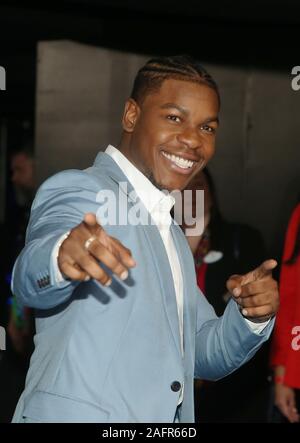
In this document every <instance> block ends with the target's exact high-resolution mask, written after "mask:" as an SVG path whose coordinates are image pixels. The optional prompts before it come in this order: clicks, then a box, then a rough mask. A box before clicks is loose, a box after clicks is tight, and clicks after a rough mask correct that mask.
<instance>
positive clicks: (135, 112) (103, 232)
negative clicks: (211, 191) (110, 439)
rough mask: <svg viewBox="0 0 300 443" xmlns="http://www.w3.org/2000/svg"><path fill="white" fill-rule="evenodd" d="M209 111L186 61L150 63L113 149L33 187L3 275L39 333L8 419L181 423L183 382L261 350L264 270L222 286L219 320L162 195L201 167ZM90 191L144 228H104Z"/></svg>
mask: <svg viewBox="0 0 300 443" xmlns="http://www.w3.org/2000/svg"><path fill="white" fill-rule="evenodd" d="M219 103H220V100H219V93H218V89H217V86H216V84H215V82H214V81H213V79H212V78H211V77H210V76H209V74H208V73H207V72H206V71H205V70H204V69H203V68H202V67H201V66H200V65H199V63H198V62H197V61H195V60H193V59H191V58H190V57H186V56H174V57H163V58H158V59H154V60H150V61H149V62H148V63H147V64H146V65H145V66H144V67H142V68H141V69H140V71H139V72H138V74H137V76H136V79H135V83H134V87H133V91H132V94H131V97H130V98H129V99H128V100H127V102H126V104H125V110H124V115H123V121H122V125H123V132H122V137H121V141H120V143H119V145H118V147H113V146H111V145H109V146H108V148H107V149H106V151H105V152H104V153H103V152H101V153H99V154H98V156H97V158H96V160H95V163H94V165H93V166H92V167H91V168H89V169H87V170H85V171H76V170H71V171H65V172H62V173H59V174H57V175H55V176H54V177H52V178H50V179H49V180H47V181H46V182H45V183H44V184H43V185H42V186H41V188H40V189H39V191H38V193H37V196H36V198H35V201H34V203H33V206H32V212H31V219H30V223H29V227H28V235H27V244H26V247H25V248H24V250H23V251H22V253H21V254H20V256H19V258H18V260H17V262H16V264H15V268H14V277H13V291H14V293H15V294H17V295H18V297H19V299H20V301H21V302H22V303H23V304H25V305H28V306H31V307H34V308H36V329H37V334H36V336H35V351H34V354H33V356H32V360H31V365H30V369H29V372H28V376H27V381H26V387H25V390H24V392H23V394H22V396H21V398H20V401H19V403H18V406H17V410H16V413H15V416H14V421H15V422H25V423H30V422H59V421H62V422H174V421H175V422H192V421H193V420H194V404H193V379H194V377H200V378H202V379H211V380H216V379H218V378H221V377H224V376H226V375H227V374H229V373H231V372H232V371H234V370H235V369H237V368H238V367H239V366H241V365H242V364H243V363H245V362H246V361H247V360H248V359H249V358H251V356H252V355H253V354H254V353H255V352H256V350H257V349H258V348H259V347H260V346H261V345H262V343H263V342H264V341H265V340H267V339H268V337H269V335H270V332H271V330H272V326H273V319H272V317H273V316H274V314H275V312H276V310H277V308H278V291H277V285H276V283H275V281H274V280H273V279H272V274H271V271H272V269H273V268H274V267H275V266H276V262H274V260H268V261H266V262H264V263H263V264H262V265H261V266H260V267H259V268H257V269H255V270H249V273H248V274H246V275H234V276H233V277H231V278H230V279H229V281H228V290H229V291H230V292H231V293H232V294H233V298H232V300H231V302H229V304H228V306H227V309H226V311H225V313H224V315H223V316H222V317H220V318H218V317H217V316H216V315H215V313H214V311H213V309H212V307H211V306H210V305H209V304H208V302H207V301H206V299H205V297H203V295H202V294H201V293H200V292H199V290H198V289H197V283H196V278H195V271H194V263H193V257H192V255H191V252H190V249H189V246H188V244H187V242H186V239H185V237H184V235H183V233H182V231H181V229H180V228H179V226H177V225H176V224H175V222H174V221H173V220H172V219H171V216H170V210H171V208H172V206H173V204H174V199H173V198H172V196H171V195H170V194H166V192H162V190H168V191H173V190H182V189H184V188H185V187H186V186H187V184H188V183H189V181H190V180H191V179H192V178H193V177H194V176H195V174H197V173H198V171H199V170H201V169H202V168H203V167H204V166H205V165H206V164H207V162H208V161H209V160H210V158H211V157H212V155H213V153H214V149H215V135H216V129H217V127H218V112H219ZM124 183H125V184H126V186H125V187H124V186H123V185H124ZM120 184H122V186H121V185H120ZM102 190H106V191H110V192H111V193H112V195H114V196H115V197H116V198H115V199H112V201H120V200H119V197H120V194H126V197H127V198H128V206H129V210H130V209H132V208H133V207H134V205H135V204H137V201H138V202H139V205H140V207H142V208H143V209H144V210H145V211H146V212H147V213H148V214H149V215H150V218H151V221H152V222H151V223H149V224H148V225H142V224H135V223H127V224H119V225H116V224H107V225H106V226H105V228H104V227H103V226H101V220H99V219H96V216H95V214H96V213H97V211H98V208H99V204H100V202H99V198H98V197H97V196H98V195H99V191H102ZM133 191H135V194H136V198H133V197H132V192H133ZM116 211H117V212H122V211H123V208H122V207H121V206H118V207H117V208H116ZM128 248H129V249H128Z"/></svg>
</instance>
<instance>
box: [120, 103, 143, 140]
mask: <svg viewBox="0 0 300 443" xmlns="http://www.w3.org/2000/svg"><path fill="white" fill-rule="evenodd" d="M139 115H140V107H139V105H138V104H137V102H136V101H135V100H133V98H129V99H128V100H127V101H126V103H125V108H124V114H123V118H122V126H123V129H124V131H125V132H133V130H134V127H135V124H136V122H137V119H138V117H139Z"/></svg>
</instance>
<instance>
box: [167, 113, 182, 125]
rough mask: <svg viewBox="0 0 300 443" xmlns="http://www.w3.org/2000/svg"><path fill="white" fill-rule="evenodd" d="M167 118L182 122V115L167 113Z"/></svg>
mask: <svg viewBox="0 0 300 443" xmlns="http://www.w3.org/2000/svg"><path fill="white" fill-rule="evenodd" d="M167 119H168V120H171V121H173V122H176V123H179V122H180V117H178V115H172V114H171V115H167Z"/></svg>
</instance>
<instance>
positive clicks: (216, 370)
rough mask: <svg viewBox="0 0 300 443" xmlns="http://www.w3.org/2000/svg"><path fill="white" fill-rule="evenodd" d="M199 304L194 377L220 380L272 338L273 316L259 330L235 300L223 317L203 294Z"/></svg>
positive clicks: (228, 306) (230, 303)
mask: <svg viewBox="0 0 300 443" xmlns="http://www.w3.org/2000/svg"><path fill="white" fill-rule="evenodd" d="M198 298H199V302H198V308H197V332H196V355H195V377H196V378H202V379H206V380H218V379H220V378H222V377H225V376H226V375H229V374H230V373H231V372H233V371H235V370H236V369H238V368H239V367H240V366H242V365H243V364H244V363H246V362H247V361H248V360H249V359H250V358H251V357H252V356H253V355H254V354H255V352H256V351H257V350H258V349H259V348H260V347H261V345H262V344H263V343H264V342H265V341H266V340H267V339H268V338H269V336H270V334H271V331H272V329H273V325H274V320H273V319H272V320H271V321H270V322H269V324H268V325H267V326H266V327H265V329H264V330H263V331H262V332H261V333H260V334H256V333H254V332H253V331H252V329H251V328H250V326H249V325H248V324H247V322H246V321H245V319H244V318H243V316H242V315H241V313H240V312H239V309H238V307H237V304H236V302H235V301H234V300H231V301H230V302H229V303H228V305H227V307H226V309H225V311H224V314H223V315H222V317H219V318H218V317H216V315H215V314H214V311H213V308H212V307H211V306H210V305H208V306H209V307H207V306H204V304H208V302H207V301H206V299H205V297H203V295H201V296H199V297H198Z"/></svg>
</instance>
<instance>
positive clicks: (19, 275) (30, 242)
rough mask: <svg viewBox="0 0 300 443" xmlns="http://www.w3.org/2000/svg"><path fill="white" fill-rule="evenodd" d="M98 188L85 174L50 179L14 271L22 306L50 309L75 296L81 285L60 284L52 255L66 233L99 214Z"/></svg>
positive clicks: (34, 210) (33, 212)
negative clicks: (84, 219) (56, 277)
mask: <svg viewBox="0 0 300 443" xmlns="http://www.w3.org/2000/svg"><path fill="white" fill-rule="evenodd" d="M96 188H97V187H96V185H95V183H94V180H93V179H92V178H91V177H90V176H89V175H88V174H87V173H86V172H83V171H76V170H70V171H64V172H61V173H59V174H57V175H55V176H53V177H51V178H50V179H48V180H47V181H46V182H45V183H43V185H42V186H41V187H40V189H39V190H38V192H37V195H36V197H35V200H34V202H33V205H32V208H31V215H30V220H29V224H28V228H27V232H26V243H25V247H24V249H23V250H22V252H21V253H20V255H19V257H18V258H17V261H16V263H15V265H14V269H13V277H12V292H13V293H14V294H15V295H16V297H17V299H18V302H19V303H20V304H21V305H22V306H30V307H33V308H37V309H48V308H52V307H54V306H57V305H59V304H61V303H63V302H65V301H66V300H68V298H69V297H70V296H71V294H72V292H73V290H74V289H75V287H76V286H77V285H78V284H79V282H75V281H68V280H64V281H63V282H61V283H57V282H56V279H55V275H54V269H53V266H51V254H52V250H53V248H54V246H55V245H56V243H57V241H58V239H59V238H60V237H61V235H62V234H64V233H66V232H68V231H69V230H70V229H72V228H74V227H75V226H77V225H78V224H79V223H81V221H82V219H83V216H84V214H85V213H86V212H95V213H96V209H97V208H96V191H95V189H96Z"/></svg>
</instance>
